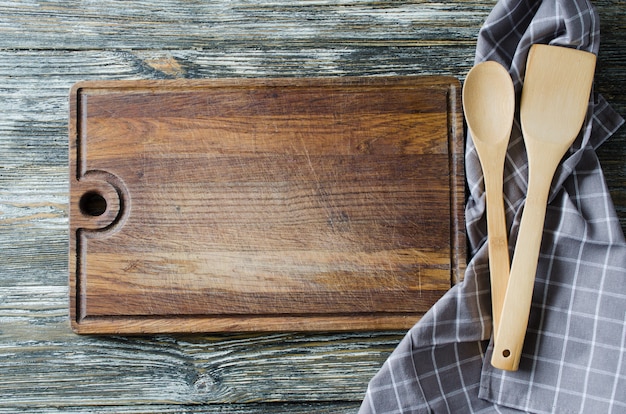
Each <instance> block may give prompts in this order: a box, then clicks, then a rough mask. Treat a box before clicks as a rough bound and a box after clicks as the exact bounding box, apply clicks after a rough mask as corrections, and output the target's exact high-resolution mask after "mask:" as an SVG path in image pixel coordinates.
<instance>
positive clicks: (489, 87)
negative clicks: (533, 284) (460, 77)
mask: <svg viewBox="0 0 626 414" xmlns="http://www.w3.org/2000/svg"><path fill="white" fill-rule="evenodd" d="M463 110H464V112H465V120H466V121H467V126H468V128H469V131H470V133H471V135H472V139H473V140H474V146H475V147H476V152H477V153H478V158H479V159H480V164H481V166H482V170H483V177H484V182H485V197H486V203H487V235H488V239H487V242H488V244H489V273H490V279H491V309H492V315H493V329H494V338H495V337H496V335H497V329H498V326H499V323H500V314H501V313H502V303H503V302H504V295H505V293H506V287H507V284H508V280H509V249H508V237H507V231H506V218H505V215H504V201H503V198H502V182H503V181H502V180H503V177H502V176H503V173H504V160H505V158H506V149H507V147H508V144H509V137H510V135H511V127H512V126H513V114H514V112H515V90H514V89H513V81H512V80H511V76H510V75H509V73H508V72H507V70H506V69H505V68H504V67H503V66H502V65H500V64H499V63H497V62H491V61H488V62H482V63H479V64H477V65H476V66H474V67H473V68H472V69H471V70H470V71H469V73H468V74H467V77H466V79H465V84H464V85H463Z"/></svg>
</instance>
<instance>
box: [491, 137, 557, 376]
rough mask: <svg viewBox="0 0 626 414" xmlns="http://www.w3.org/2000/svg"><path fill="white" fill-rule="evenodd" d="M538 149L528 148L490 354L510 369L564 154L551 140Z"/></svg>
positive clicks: (496, 362)
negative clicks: (512, 249)
mask: <svg viewBox="0 0 626 414" xmlns="http://www.w3.org/2000/svg"><path fill="white" fill-rule="evenodd" d="M536 149H537V150H538V151H532V150H531V148H529V169H528V174H529V177H528V193H527V197H526V204H525V206H524V211H523V213H522V220H521V222H520V227H519V233H518V238H517V242H516V244H515V253H514V254H513V262H512V264H511V273H510V275H509V283H508V287H507V290H506V295H505V298H504V304H503V306H502V315H501V319H500V325H499V326H498V335H497V336H496V337H495V341H494V350H493V355H492V357H491V365H493V366H494V367H496V368H499V369H504V370H507V371H516V370H517V369H518V366H519V361H520V358H521V355H522V346H523V345H524V338H525V336H526V328H527V327H528V317H529V315H530V305H531V301H532V294H533V287H534V285H535V274H536V272H537V262H538V259H539V248H540V246H541V238H542V234H543V225H544V221H545V214H546V208H547V201H548V195H549V192H550V183H551V181H552V177H553V176H554V172H555V170H556V167H557V166H558V162H559V160H560V159H561V157H562V156H563V154H562V153H560V155H559V151H560V150H558V149H552V148H550V145H549V144H545V143H543V144H541V146H538V147H536ZM555 160H556V161H555Z"/></svg>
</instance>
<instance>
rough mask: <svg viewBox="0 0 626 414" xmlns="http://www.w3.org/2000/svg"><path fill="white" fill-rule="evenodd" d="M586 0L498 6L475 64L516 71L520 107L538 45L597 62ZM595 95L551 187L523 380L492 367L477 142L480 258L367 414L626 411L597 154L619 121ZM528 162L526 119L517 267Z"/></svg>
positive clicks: (624, 285)
mask: <svg viewBox="0 0 626 414" xmlns="http://www.w3.org/2000/svg"><path fill="white" fill-rule="evenodd" d="M599 27H600V25H599V18H598V15H597V13H596V11H595V9H594V8H593V6H592V5H591V4H590V3H589V2H588V1H582V0H573V1H572V0H560V1H554V0H553V1H520V0H501V1H499V2H498V3H497V4H496V5H495V7H494V9H493V10H492V12H491V13H490V15H489V16H488V18H487V19H486V21H485V23H484V25H483V27H482V28H481V30H480V32H479V36H478V41H477V48H476V63H479V62H482V61H485V60H494V61H497V62H499V63H501V64H502V65H503V66H504V67H505V68H507V69H508V70H509V73H510V74H511V77H512V78H513V81H514V86H515V90H516V93H517V97H518V100H517V102H518V108H519V96H520V93H521V88H522V85H523V77H524V71H525V64H526V57H527V55H528V50H529V49H530V46H531V45H532V44H535V43H543V44H550V45H558V46H565V47H571V48H575V49H580V50H586V51H589V52H592V53H596V54H597V52H598V50H599V42H600V33H599V30H600V29H599ZM623 122H624V121H623V119H622V118H621V117H620V116H619V115H618V114H617V113H616V112H614V111H613V109H612V108H611V107H610V106H609V104H608V103H607V102H606V101H605V100H604V99H603V98H602V97H601V96H599V95H596V94H592V97H591V98H590V101H589V111H588V116H587V119H586V121H585V123H584V125H583V127H582V129H581V132H580V134H579V136H578V137H577V139H576V141H575V142H574V144H573V146H572V148H571V149H570V150H569V152H568V153H567V154H566V156H565V157H564V159H563V161H562V163H561V165H560V166H559V168H558V169H557V172H556V174H555V177H554V180H553V182H552V187H551V193H550V199H549V205H548V207H547V211H546V225H545V229H544V233H543V240H542V246H541V252H540V258H539V264H538V269H537V275H536V282H535V287H534V292H533V300H532V307H531V314H530V320H529V325H528V326H529V328H528V332H527V337H526V340H525V343H524V349H523V353H522V359H521V362H520V369H519V370H518V371H516V372H506V371H501V370H498V369H495V368H493V367H492V366H491V364H490V363H489V360H490V358H491V350H492V344H491V343H490V337H491V334H492V327H491V323H492V322H491V298H490V284H489V267H488V251H487V234H486V231H487V230H486V228H487V226H486V215H485V197H484V185H483V181H482V170H481V167H480V163H479V160H478V157H477V154H476V150H475V148H474V145H473V142H472V139H471V136H468V137H467V142H466V155H465V168H466V179H467V184H468V189H469V194H468V201H467V204H466V230H467V238H468V242H469V244H470V256H471V259H470V261H469V263H468V266H467V271H466V273H465V277H464V280H463V281H462V282H461V283H460V284H458V285H456V286H454V287H453V288H452V289H450V291H448V292H447V293H446V294H445V295H444V296H443V297H442V298H441V299H440V300H439V301H438V302H437V303H436V304H435V305H434V306H433V307H432V308H431V309H430V311H429V312H428V313H427V314H426V315H425V316H424V317H423V318H422V320H421V321H419V322H418V323H417V324H416V325H415V326H414V327H413V328H412V329H411V330H410V331H409V332H408V333H407V335H406V336H405V338H404V339H403V340H402V341H401V342H400V343H399V345H398V346H397V348H396V349H395V350H394V352H393V353H392V354H391V355H390V356H389V358H388V359H387V361H385V363H384V365H383V367H382V368H381V370H380V371H379V372H378V373H377V374H376V376H375V377H374V378H373V379H372V380H371V381H370V384H369V386H368V390H367V393H366V396H365V399H364V401H363V404H362V406H361V410H360V413H363V414H365V413H379V414H380V413H461V412H463V413H466V412H467V413H469V412H481V413H491V412H493V413H496V412H498V413H509V412H511V413H518V412H520V411H521V412H532V413H554V412H556V413H559V412H562V413H579V412H580V413H587V412H594V413H595V412H598V413H599V412H602V413H610V412H614V413H618V412H626V395H624V392H623V390H624V389H626V348H625V347H626V345H625V341H626V339H625V338H626V270H625V269H626V242H625V240H624V234H623V232H622V229H621V226H620V223H619V220H618V218H617V214H616V212H615V208H614V206H613V204H612V201H611V198H610V195H609V191H608V188H607V185H606V182H605V180H604V176H603V173H602V169H601V166H600V163H599V161H598V158H597V155H596V153H595V149H597V148H598V147H599V146H600V145H601V144H602V143H603V142H604V141H606V139H608V138H609V137H610V136H611V135H612V134H613V133H614V132H615V131H616V130H617V129H618V128H619V127H620V126H621V125H622V123H623ZM526 187H527V158H526V152H525V148H524V142H523V138H522V135H521V130H520V125H519V113H516V121H515V123H514V127H513V131H512V133H511V139H510V142H509V147H508V152H507V159H506V163H505V172H504V200H505V209H506V214H507V227H508V228H509V249H510V253H511V256H512V255H513V253H514V252H513V248H514V247H515V241H516V236H517V230H518V227H519V221H520V218H521V214H522V211H523V208H524V201H525V194H526Z"/></svg>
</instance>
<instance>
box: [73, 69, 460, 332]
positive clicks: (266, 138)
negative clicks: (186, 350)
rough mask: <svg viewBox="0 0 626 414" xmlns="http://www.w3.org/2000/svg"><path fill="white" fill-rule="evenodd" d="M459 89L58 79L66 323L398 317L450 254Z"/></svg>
mask: <svg viewBox="0 0 626 414" xmlns="http://www.w3.org/2000/svg"><path fill="white" fill-rule="evenodd" d="M460 102H461V101H460V87H459V83H458V81H457V80H456V79H454V78H450V77H435V76H421V77H419V76H418V77H391V78H333V79H248V80H243V79H238V80H233V79H230V80H224V79H222V80H175V81H104V82H82V83H79V84H77V85H75V86H74V87H73V89H72V91H71V97H70V125H69V127H70V132H69V138H70V234H71V237H70V258H69V269H70V282H69V283H70V317H71V324H72V328H73V329H74V330H75V331H76V332H78V333H86V334H87V333H98V334H107V333H163V332H172V333H173V332H218V331H253V330H254V331H278V330H368V329H406V328H409V327H411V326H412V325H413V324H414V323H415V322H416V321H417V320H418V319H419V318H420V316H421V315H423V313H424V312H425V311H426V310H428V308H429V307H430V306H432V305H433V304H434V303H435V301H436V300H437V299H438V298H439V297H441V295H442V294H443V293H445V292H446V291H447V290H448V289H449V288H450V286H451V284H452V283H454V282H455V281H457V280H458V279H459V277H460V276H461V275H462V272H463V268H464V265H465V238H464V232H463V228H464V226H463V223H464V219H463V205H464V176H463V164H462V161H463V132H462V129H463V125H462V115H461V109H460Z"/></svg>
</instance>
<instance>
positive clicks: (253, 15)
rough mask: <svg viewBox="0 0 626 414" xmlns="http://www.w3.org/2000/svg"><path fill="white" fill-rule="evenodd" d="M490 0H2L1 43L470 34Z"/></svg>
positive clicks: (196, 42) (427, 39)
mask: <svg viewBox="0 0 626 414" xmlns="http://www.w3.org/2000/svg"><path fill="white" fill-rule="evenodd" d="M492 5H493V2H476V1H471V2H467V1H464V2H426V1H411V2H403V3H402V4H398V3H396V2H390V1H383V2H381V1H358V2H356V1H350V0H344V1H339V2H336V1H327V0H321V1H313V2H311V1H302V0H300V1H292V2H288V1H285V2H275V1H257V2H250V1H244V0H236V1H228V0H220V1H212V2H181V1H179V0H159V1H134V2H131V3H127V4H124V7H120V6H119V3H117V2H116V1H114V0H106V1H100V2H75V1H68V2H54V1H36V2H34V1H29V0H19V1H1V2H0V16H1V17H0V48H9V49H12V48H21V49H52V50H61V49H94V48H97V49H179V48H190V47H191V48H201V49H207V48H210V49H216V48H218V49H223V48H224V47H225V46H228V45H230V46H232V45H238V46H239V47H241V48H254V49H258V48H261V49H263V48H267V47H279V48H285V47H287V48H293V47H294V46H296V47H315V48H318V47H319V45H321V44H324V45H325V47H329V46H335V47H341V48H343V47H346V46H347V45H350V44H351V45H358V44H362V43H364V42H365V43H372V42H373V43H375V44H384V45H385V46H402V45H407V44H410V45H414V44H437V43H440V42H441V41H442V40H448V41H472V39H473V37H474V36H475V34H476V32H477V29H478V28H479V27H480V24H481V23H482V21H483V19H484V17H485V16H486V14H487V13H488V12H489V10H490V8H491V6H492Z"/></svg>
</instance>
